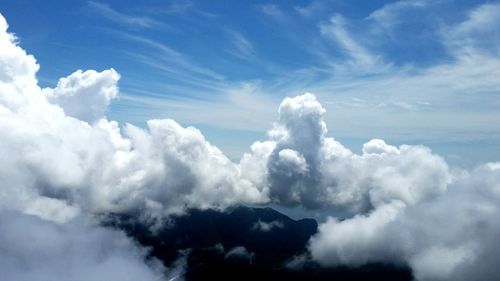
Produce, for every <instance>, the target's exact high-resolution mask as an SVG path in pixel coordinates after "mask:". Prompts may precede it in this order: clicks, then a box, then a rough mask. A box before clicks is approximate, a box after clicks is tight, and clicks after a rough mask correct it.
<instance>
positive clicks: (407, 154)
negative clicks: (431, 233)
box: [240, 94, 452, 213]
mask: <svg viewBox="0 0 500 281" xmlns="http://www.w3.org/2000/svg"><path fill="white" fill-rule="evenodd" d="M324 113H325V109H324V108H323V107H322V106H321V104H320V103H319V102H318V101H317V100H316V98H315V96H314V95H312V94H304V95H302V96H298V97H295V98H286V99H285V100H284V101H283V102H282V103H281V105H280V108H279V118H278V121H277V122H276V123H275V125H274V128H273V129H272V130H270V131H269V136H270V138H271V140H269V141H267V142H257V143H255V144H254V145H253V146H252V153H250V154H246V155H245V156H244V157H243V159H242V161H241V163H240V165H241V170H242V171H243V172H244V173H249V174H250V172H248V171H252V172H251V173H252V174H250V175H248V176H247V174H244V176H247V179H253V181H254V184H255V185H257V186H259V185H262V186H264V187H265V188H262V190H263V191H265V192H267V193H268V198H269V199H270V200H272V201H275V202H276V203H281V204H286V205H295V204H302V205H304V206H306V207H310V208H319V207H332V208H338V209H342V210H344V211H348V212H351V213H359V212H366V211H369V210H371V209H373V208H374V207H377V206H380V205H384V204H386V203H388V202H392V201H393V200H401V201H403V202H405V203H406V204H409V205H413V204H416V203H418V202H420V201H422V200H427V199H430V198H433V197H435V196H438V195H439V194H442V193H443V192H445V191H446V188H447V186H448V184H449V183H450V182H451V180H452V176H451V174H450V171H449V168H448V165H447V164H446V162H445V161H444V160H443V159H442V158H441V157H439V156H437V155H435V154H432V152H431V151H430V150H429V149H428V148H426V147H423V146H408V145H402V146H400V147H395V146H391V145H388V144H386V143H385V142H384V141H383V140H378V139H374V140H371V141H370V142H368V143H366V144H364V146H363V153H362V154H361V155H359V154H355V153H353V152H351V151H350V150H349V149H347V148H345V147H344V146H343V145H342V144H340V143H339V142H337V141H336V140H335V139H333V138H330V137H327V136H326V134H327V129H326V124H325V122H324V121H323V119H322V116H323V114H324ZM256 174H258V175H256Z"/></svg>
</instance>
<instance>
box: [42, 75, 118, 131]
mask: <svg viewBox="0 0 500 281" xmlns="http://www.w3.org/2000/svg"><path fill="white" fill-rule="evenodd" d="M118 79H120V75H118V73H117V72H116V71H115V70H114V69H109V70H105V71H103V72H97V71H94V70H88V71H85V72H83V71H81V70H78V71H76V72H74V73H73V74H71V75H70V76H68V77H66V78H61V79H60V80H59V82H58V83H57V87H56V88H54V89H51V88H45V89H43V93H44V94H45V95H46V96H47V99H48V100H49V101H50V102H51V103H55V104H57V105H59V106H60V107H61V108H63V109H64V112H65V113H66V114H67V115H69V116H71V117H75V118H78V119H80V120H83V121H87V122H89V123H92V122H95V121H97V120H99V119H101V118H103V117H104V113H105V111H106V109H107V108H108V106H109V104H110V103H111V100H113V99H115V98H116V97H117V95H118V87H117V82H118Z"/></svg>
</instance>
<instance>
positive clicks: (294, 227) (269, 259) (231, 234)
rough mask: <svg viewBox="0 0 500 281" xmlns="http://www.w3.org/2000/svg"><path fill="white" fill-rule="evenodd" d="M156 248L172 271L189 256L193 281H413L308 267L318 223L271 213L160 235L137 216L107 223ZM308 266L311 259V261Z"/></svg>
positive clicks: (405, 276) (190, 216) (169, 224)
mask: <svg viewBox="0 0 500 281" xmlns="http://www.w3.org/2000/svg"><path fill="white" fill-rule="evenodd" d="M105 224H107V225H113V226H115V227H118V228H120V229H122V230H124V231H125V232H126V233H127V234H128V235H130V236H132V237H134V238H135V239H136V240H137V241H138V242H139V243H140V244H142V245H144V246H147V247H150V248H151V253H150V255H151V256H154V257H156V258H158V259H160V260H161V261H163V262H164V263H165V264H166V265H169V264H171V263H172V262H173V261H175V259H176V258H177V257H178V256H179V253H182V252H183V253H184V254H186V255H187V264H188V267H187V271H186V273H185V276H184V278H185V279H186V280H187V281H197V280H370V281H373V280H412V279H413V278H412V274H411V271H410V269H409V268H408V267H404V266H394V265H386V264H370V265H366V266H363V267H358V268H348V267H336V268H323V267H321V266H319V265H318V264H316V263H314V262H311V261H307V262H305V263H303V264H302V266H301V267H299V268H294V269H291V268H290V267H289V266H285V264H290V262H291V261H292V260H293V259H294V258H296V257H299V256H301V257H307V250H306V247H307V242H308V241H309V238H310V237H311V236H312V235H313V234H315V233H316V231H317V227H318V224H317V222H316V221H315V220H313V219H302V220H292V219H291V218H289V217H287V216H285V215H283V214H281V213H279V212H277V211H275V210H273V209H271V208H249V207H236V208H233V209H229V210H226V211H224V212H219V211H214V210H203V211H200V210H190V211H188V212H187V214H185V215H183V216H176V217H172V218H170V219H169V221H166V222H165V223H164V224H163V225H162V226H161V227H159V228H158V229H157V230H155V231H151V230H150V227H149V226H148V225H146V224H144V223H141V222H139V221H138V220H137V219H136V218H135V217H134V216H130V215H129V216H124V215H120V216H118V215H114V216H109V217H108V218H107V219H106V220H105ZM306 260H307V258H306Z"/></svg>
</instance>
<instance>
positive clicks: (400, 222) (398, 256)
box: [310, 164, 500, 280]
mask: <svg viewBox="0 0 500 281" xmlns="http://www.w3.org/2000/svg"><path fill="white" fill-rule="evenodd" d="M493 165H494V164H493ZM491 166H492V164H488V165H484V166H481V167H479V168H477V169H476V170H474V171H472V172H471V173H470V174H467V173H466V174H463V175H462V176H461V177H460V178H459V179H458V180H456V181H455V182H454V183H453V184H452V185H451V186H450V187H449V188H448V191H447V192H446V193H444V194H442V195H441V196H439V197H437V198H435V199H432V200H426V201H422V202H420V203H418V204H416V205H413V206H411V205H406V204H404V203H402V202H401V201H393V202H390V203H387V204H384V205H381V206H380V207H378V208H376V209H375V210H374V211H373V212H371V213H370V214H368V215H363V216H356V217H354V218H352V219H346V220H344V221H338V220H336V219H332V218H330V219H329V220H328V221H327V222H326V223H324V224H322V225H320V227H319V233H318V234H316V235H315V236H314V237H313V238H312V239H311V241H310V250H311V253H312V256H313V258H314V259H315V260H317V261H319V262H320V263H322V264H325V265H334V264H336V265H338V264H347V265H361V264H365V263H368V262H400V263H407V264H409V265H410V266H411V268H412V269H413V271H414V275H415V277H416V278H417V280H495V279H497V278H498V276H500V271H499V270H498V267H497V266H496V265H495V261H496V260H497V259H498V258H499V257H500V249H499V248H498V246H497V243H496V240H497V238H496V237H498V234H499V233H500V223H499V221H498V219H497V214H498V212H499V211H500V209H499V206H500V192H498V190H499V187H500V186H499V184H498V183H499V182H500V181H499V179H500V173H499V171H498V170H495V169H492V168H491Z"/></svg>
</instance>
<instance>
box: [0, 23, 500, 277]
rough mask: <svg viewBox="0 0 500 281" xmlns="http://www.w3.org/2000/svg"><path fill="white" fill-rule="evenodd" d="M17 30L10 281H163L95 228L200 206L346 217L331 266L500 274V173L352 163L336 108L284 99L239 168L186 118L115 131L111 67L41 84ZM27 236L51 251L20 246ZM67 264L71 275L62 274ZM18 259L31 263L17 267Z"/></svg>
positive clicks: (404, 158) (421, 160) (328, 234)
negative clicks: (113, 218)
mask: <svg viewBox="0 0 500 281" xmlns="http://www.w3.org/2000/svg"><path fill="white" fill-rule="evenodd" d="M7 27H8V26H7V23H6V21H5V19H4V18H3V17H0V49H1V50H2V52H1V53H0V134H1V135H0V155H2V162H1V163H0V182H1V189H0V223H1V224H2V227H1V229H2V231H1V232H0V244H2V245H3V244H5V247H6V249H9V251H10V252H8V253H7V254H2V255H1V256H0V258H1V259H2V260H4V261H5V263H2V264H3V265H7V266H8V270H7V269H6V271H5V272H8V274H9V276H12V278H13V279H19V280H24V279H26V278H28V279H29V276H32V275H30V274H37V276H42V275H43V276H47V278H48V279H50V280H53V278H52V277H53V276H56V275H57V274H60V273H61V272H60V270H65V271H66V272H62V273H63V275H62V276H75V278H74V279H75V280H83V279H82V278H84V279H85V280H89V279H90V280H92V278H93V276H89V275H86V274H88V270H85V269H86V268H87V269H88V267H96V269H100V268H101V267H100V266H101V263H102V264H109V266H106V268H103V269H102V270H103V272H101V273H102V275H100V276H108V274H109V276H113V277H117V278H118V277H120V276H121V277H123V276H122V275H120V274H122V273H123V272H115V270H114V269H117V270H118V269H119V268H122V267H124V268H129V269H130V270H131V271H133V274H130V275H126V276H127V277H129V276H133V277H134V278H133V279H134V280H138V279H140V280H153V278H156V276H157V274H158V267H157V266H153V265H151V264H148V263H145V252H144V251H143V250H140V249H139V248H138V247H137V246H135V245H134V244H133V243H132V242H130V241H129V240H128V239H127V238H126V237H125V236H124V235H123V234H121V233H119V232H114V231H111V230H109V229H105V228H102V227H98V226H95V225H94V224H91V223H88V222H86V219H87V218H95V217H98V215H101V214H108V213H122V214H134V215H136V216H138V217H139V218H140V219H142V220H145V221H152V220H153V221H154V220H157V219H161V218H164V217H166V216H169V215H171V214H181V213H183V212H184V211H185V210H186V209H188V208H198V209H207V208H213V209H224V208H226V207H228V206H232V205H235V204H265V203H275V204H282V205H286V206H295V205H302V206H304V207H306V208H317V209H324V210H328V211H332V210H333V211H336V212H338V213H342V214H347V215H346V219H345V220H342V221H340V220H338V219H335V218H330V219H329V220H328V221H327V222H326V223H323V224H322V225H320V230H319V233H318V234H317V235H316V236H314V237H313V238H312V239H311V241H310V245H309V250H310V252H311V256H312V258H313V259H314V260H316V261H318V262H319V263H321V264H323V265H327V266H328V265H340V264H347V265H353V266H356V265H361V264H364V263H367V262H373V261H383V262H385V261H387V262H401V263H408V264H409V265H410V266H411V267H412V269H413V270H414V272H415V274H416V277H417V278H418V279H419V280H440V279H441V280H460V279H462V280H470V279H492V278H494V277H498V276H500V272H499V271H498V270H497V269H496V268H497V267H496V266H495V265H494V264H493V263H494V262H493V261H495V260H496V258H498V257H499V256H500V249H498V248H497V247H495V240H496V238H495V237H497V236H498V234H500V224H499V223H498V220H497V219H495V214H497V213H498V211H499V210H498V206H500V204H499V203H500V195H499V194H500V192H499V188H500V186H499V185H498V183H499V182H500V181H499V180H500V168H499V164H495V163H490V164H487V165H484V166H481V167H478V168H477V169H476V170H474V171H471V172H454V171H452V169H450V168H449V167H448V165H447V163H446V162H445V161H444V160H443V159H442V158H441V157H440V156H438V155H436V154H433V153H432V151H431V150H430V149H429V148H426V147H423V146H409V145H402V146H399V147H395V146H392V145H389V144H386V143H385V142H384V141H383V140H380V139H374V140H371V141H369V142H368V143H366V144H364V145H363V149H362V153H360V154H356V153H353V152H352V151H350V150H349V149H347V148H346V147H344V146H343V145H342V144H341V143H339V142H338V141H336V140H335V139H334V138H332V137H328V136H327V133H328V130H327V127H326V124H325V122H324V121H323V115H324V113H325V109H324V108H323V107H322V106H321V104H320V103H319V102H318V101H317V100H316V97H315V96H314V95H312V94H304V95H301V96H297V97H293V98H286V99H284V100H283V102H282V103H281V105H280V107H279V110H278V119H277V121H276V122H275V123H274V125H273V127H272V128H271V129H270V130H269V132H268V136H269V138H268V139H267V140H265V141H258V142H255V143H254V144H253V145H252V146H251V151H250V152H248V153H246V154H245V155H244V156H243V157H242V159H241V160H240V162H239V163H234V162H232V161H230V160H229V159H228V158H227V157H226V156H225V155H224V154H223V153H222V152H221V151H220V150H219V149H217V148H216V147H215V146H213V145H211V144H210V143H209V142H207V140H205V138H204V136H203V135H202V134H201V132H200V131H198V130H197V129H195V128H193V127H187V128H186V127H182V126H181V125H179V124H178V123H176V122H175V121H174V120H170V119H164V120H150V121H148V122H147V127H146V128H139V127H136V126H134V125H131V124H125V125H124V126H120V125H119V124H118V123H117V122H115V121H110V120H108V119H107V118H106V116H105V113H106V109H107V108H108V106H109V105H110V103H111V102H112V100H113V99H115V98H116V97H117V95H118V92H119V91H118V86H117V83H118V80H119V78H120V76H119V74H118V73H117V72H116V71H115V70H113V69H109V70H104V71H102V72H97V71H93V70H88V71H81V70H78V71H76V72H75V73H73V74H71V75H69V76H68V77H66V78H62V79H60V80H59V83H58V84H57V86H56V87H55V88H46V89H41V88H40V87H39V86H38V82H37V79H36V73H37V71H38V68H39V66H38V65H37V63H36V60H35V59H34V57H33V56H31V55H28V54H27V53H26V52H25V51H24V50H23V49H21V48H20V47H19V46H18V44H17V43H16V38H15V36H14V35H12V34H11V33H8V32H7ZM38 232H41V233H42V234H44V235H45V236H44V237H45V238H44V239H38V240H37V239H36V237H33V233H38ZM83 234H86V235H83ZM26 240H35V241H38V242H37V243H39V244H36V245H33V246H26V247H24V248H23V247H21V245H23V244H22V241H26ZM110 241H112V242H110ZM116 243H118V244H116ZM9 245H10V246H9ZM12 245H19V247H17V246H15V247H13V246H12ZM90 245H103V246H102V248H97V249H94V250H90V249H89V248H92V247H91V246H90ZM108 247H110V248H108ZM68 249H71V251H70V250H68ZM68 251H69V252H70V253H69V254H68V253H67V252H68ZM43 253H45V254H46V255H48V258H46V257H44V256H43ZM68 257H71V259H70V260H69V261H67V262H68V263H70V264H68V266H67V267H64V268H63V269H58V268H55V267H54V266H53V265H55V264H57V263H58V262H62V261H64V260H65V259H67V258H68ZM16 259H21V260H23V261H24V264H22V265H20V264H17V263H16V266H13V265H12V266H9V265H11V264H14V263H15V262H16ZM71 262H74V263H71ZM80 266H81V267H80ZM105 270H110V271H109V272H108V271H106V272H104V271H105ZM118 271H119V270H118ZM115 274H116V275H115ZM134 274H136V275H134ZM167 276H168V274H167ZM78 278H80V279H78ZM96 278H97V277H96ZM111 278H112V277H110V279H111ZM131 280H132V279H131Z"/></svg>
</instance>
